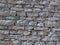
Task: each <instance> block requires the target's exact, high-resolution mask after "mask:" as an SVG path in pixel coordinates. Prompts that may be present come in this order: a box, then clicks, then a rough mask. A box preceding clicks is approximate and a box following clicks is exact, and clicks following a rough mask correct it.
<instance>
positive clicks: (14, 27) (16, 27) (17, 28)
mask: <svg viewBox="0 0 60 45" xmlns="http://www.w3.org/2000/svg"><path fill="white" fill-rule="evenodd" d="M9 29H13V30H24V27H23V26H10V27H9Z"/></svg>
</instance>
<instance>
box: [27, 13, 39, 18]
mask: <svg viewBox="0 0 60 45" xmlns="http://www.w3.org/2000/svg"><path fill="white" fill-rule="evenodd" d="M27 16H36V17H37V16H38V13H27Z"/></svg>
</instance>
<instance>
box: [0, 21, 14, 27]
mask: <svg viewBox="0 0 60 45" xmlns="http://www.w3.org/2000/svg"><path fill="white" fill-rule="evenodd" d="M0 25H6V26H7V25H14V21H13V20H0Z"/></svg>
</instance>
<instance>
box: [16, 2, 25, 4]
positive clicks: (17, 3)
mask: <svg viewBox="0 0 60 45" xmlns="http://www.w3.org/2000/svg"><path fill="white" fill-rule="evenodd" d="M16 3H17V4H25V2H24V1H17V2H16Z"/></svg>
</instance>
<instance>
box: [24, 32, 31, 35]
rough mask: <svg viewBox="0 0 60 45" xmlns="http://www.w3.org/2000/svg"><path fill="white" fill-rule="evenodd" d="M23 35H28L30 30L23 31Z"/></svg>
mask: <svg viewBox="0 0 60 45" xmlns="http://www.w3.org/2000/svg"><path fill="white" fill-rule="evenodd" d="M23 34H24V35H30V34H31V32H29V31H24V33H23Z"/></svg>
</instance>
